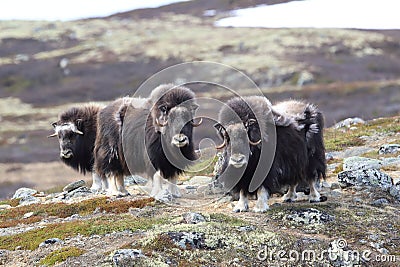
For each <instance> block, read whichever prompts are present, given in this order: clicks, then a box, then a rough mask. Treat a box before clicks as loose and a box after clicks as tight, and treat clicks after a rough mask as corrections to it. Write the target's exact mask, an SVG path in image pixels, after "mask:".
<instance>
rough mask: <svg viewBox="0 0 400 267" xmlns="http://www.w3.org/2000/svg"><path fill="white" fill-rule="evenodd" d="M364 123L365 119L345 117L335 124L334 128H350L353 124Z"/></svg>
mask: <svg viewBox="0 0 400 267" xmlns="http://www.w3.org/2000/svg"><path fill="white" fill-rule="evenodd" d="M357 124H365V121H364V120H363V119H361V118H347V119H345V120H342V121H340V122H338V123H336V124H335V126H334V127H335V128H336V129H338V128H350V127H351V126H353V125H357Z"/></svg>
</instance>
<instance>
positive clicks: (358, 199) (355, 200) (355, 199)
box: [353, 197, 363, 203]
mask: <svg viewBox="0 0 400 267" xmlns="http://www.w3.org/2000/svg"><path fill="white" fill-rule="evenodd" d="M353 201H354V202H355V203H362V202H363V200H362V199H361V198H359V197H355V198H353Z"/></svg>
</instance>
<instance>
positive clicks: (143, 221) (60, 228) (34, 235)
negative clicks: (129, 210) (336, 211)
mask: <svg viewBox="0 0 400 267" xmlns="http://www.w3.org/2000/svg"><path fill="white" fill-rule="evenodd" d="M165 221H166V219H164V218H158V219H156V218H136V217H132V216H130V215H112V216H111V215H108V216H103V217H99V218H94V219H89V220H86V221H73V222H67V223H55V224H50V225H48V226H46V227H44V228H39V229H34V230H31V231H27V232H25V233H20V234H16V235H12V236H0V249H8V250H13V249H15V247H17V246H21V248H22V249H30V250H33V249H36V248H37V247H38V246H39V244H40V243H42V242H43V241H45V240H46V239H49V238H59V239H65V238H67V237H71V236H76V235H78V234H81V235H85V236H90V235H96V234H97V235H103V234H107V233H112V232H120V231H124V230H130V231H137V230H147V229H150V228H152V227H154V226H155V225H158V224H162V223H164V222H165Z"/></svg>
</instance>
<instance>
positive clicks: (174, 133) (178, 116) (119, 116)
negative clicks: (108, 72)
mask: <svg viewBox="0 0 400 267" xmlns="http://www.w3.org/2000/svg"><path fill="white" fill-rule="evenodd" d="M133 100H136V102H137V99H135V98H132V101H133ZM140 100H141V104H140V105H138V104H132V103H131V102H130V101H120V100H116V101H115V102H113V103H111V104H110V105H109V106H107V107H106V108H104V109H103V110H102V111H101V112H100V114H99V121H98V136H97V139H96V145H95V169H96V171H97V172H98V173H99V174H100V175H101V176H103V177H109V178H110V180H109V181H110V189H111V191H112V192H113V194H126V193H127V192H126V189H125V188H124V185H123V176H124V175H130V174H132V175H133V174H143V173H144V174H146V176H147V177H148V178H150V180H151V181H152V190H151V195H152V196H154V197H157V195H158V194H159V193H160V192H161V191H162V184H163V181H164V179H167V180H168V182H169V187H168V190H169V191H170V192H171V193H172V195H174V196H176V197H179V196H180V192H179V189H178V188H177V186H176V181H177V178H178V175H179V174H181V173H182V172H183V170H184V169H185V167H186V166H188V165H189V164H190V163H191V161H192V160H194V159H195V158H196V156H195V151H194V144H193V134H192V132H193V127H196V126H198V125H200V123H201V122H198V123H197V124H196V123H195V122H194V120H193V118H194V114H195V111H196V109H197V108H198V105H197V104H196V101H195V95H194V93H193V92H192V91H191V90H190V89H189V88H187V87H184V86H175V85H173V84H164V85H160V86H158V87H156V88H155V89H154V90H153V91H152V92H151V94H150V96H149V97H148V98H144V99H140Z"/></svg>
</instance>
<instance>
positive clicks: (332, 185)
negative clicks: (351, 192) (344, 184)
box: [331, 183, 341, 190]
mask: <svg viewBox="0 0 400 267" xmlns="http://www.w3.org/2000/svg"><path fill="white" fill-rule="evenodd" d="M340 188H341V187H340V184H338V183H332V184H331V189H332V190H335V189H340Z"/></svg>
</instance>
